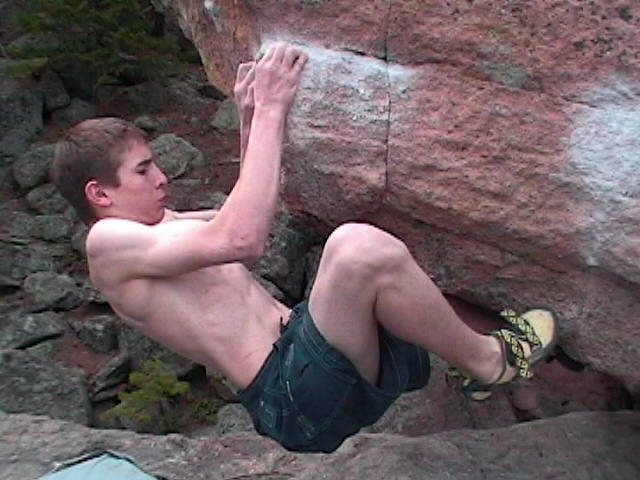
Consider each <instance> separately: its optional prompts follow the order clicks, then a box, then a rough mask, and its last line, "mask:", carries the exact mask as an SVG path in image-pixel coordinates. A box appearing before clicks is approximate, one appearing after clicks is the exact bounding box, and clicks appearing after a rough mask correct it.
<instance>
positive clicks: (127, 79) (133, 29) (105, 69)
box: [10, 0, 179, 85]
mask: <svg viewBox="0 0 640 480" xmlns="http://www.w3.org/2000/svg"><path fill="white" fill-rule="evenodd" d="M160 18H161V17H159V14H157V13H156V12H155V11H154V10H153V7H152V6H151V4H150V2H149V0H33V1H31V2H29V3H28V6H27V7H25V10H22V11H19V12H18V13H17V20H18V22H19V25H20V27H21V28H22V29H23V31H25V32H28V33H33V34H36V35H41V36H43V38H49V39H53V41H49V42H41V44H31V45H29V46H27V47H23V48H21V49H18V50H16V49H13V50H12V51H11V52H10V53H11V54H12V55H13V56H17V57H19V58H34V57H47V58H49V60H50V61H52V62H56V61H64V62H73V63H80V64H83V65H87V66H88V67H89V68H90V69H92V70H93V71H94V72H95V78H96V80H95V84H96V85H101V84H130V83H135V82H136V81H142V80H146V79H149V78H153V77H154V76H156V75H159V74H166V73H168V72H170V71H171V70H173V69H174V68H175V67H176V65H177V61H176V60H177V58H178V57H177V56H178V54H179V48H178V46H177V42H176V39H175V38H173V37H171V36H167V35H164V32H163V31H162V30H163V28H162V25H161V23H162V22H161V21H160V20H159V19H160Z"/></svg>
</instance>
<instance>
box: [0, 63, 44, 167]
mask: <svg viewBox="0 0 640 480" xmlns="http://www.w3.org/2000/svg"><path fill="white" fill-rule="evenodd" d="M1 77H2V75H0V83H1V84H2V85H0V164H2V163H7V162H9V163H10V162H11V161H12V160H15V158H16V157H18V156H19V155H21V154H22V153H24V152H25V151H26V150H27V148H28V146H29V143H30V142H31V141H32V140H33V139H34V138H35V136H36V135H38V134H39V133H40V132H41V131H42V126H43V122H42V112H43V104H44V101H43V97H42V93H41V92H40V91H38V90H36V89H35V88H29V87H26V88H25V87H24V86H22V85H21V84H19V83H18V82H15V81H11V80H5V79H4V78H1Z"/></svg>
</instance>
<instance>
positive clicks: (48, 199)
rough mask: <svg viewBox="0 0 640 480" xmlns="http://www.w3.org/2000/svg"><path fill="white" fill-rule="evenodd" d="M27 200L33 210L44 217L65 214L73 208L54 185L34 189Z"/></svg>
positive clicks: (48, 184) (47, 184) (28, 194)
mask: <svg viewBox="0 0 640 480" xmlns="http://www.w3.org/2000/svg"><path fill="white" fill-rule="evenodd" d="M25 199H26V200H27V203H28V204H29V206H30V207H31V208H33V209H34V210H35V211H37V212H38V213H41V214H44V215H46V214H54V213H64V212H65V211H66V210H67V209H69V208H70V207H71V205H69V202H67V201H66V200H65V199H64V197H63V196H62V195H61V194H60V192H59V191H58V189H57V188H56V187H55V185H54V184H53V183H45V184H44V185H40V186H38V187H36V188H34V189H33V190H31V191H30V192H29V193H27V195H26V197H25Z"/></svg>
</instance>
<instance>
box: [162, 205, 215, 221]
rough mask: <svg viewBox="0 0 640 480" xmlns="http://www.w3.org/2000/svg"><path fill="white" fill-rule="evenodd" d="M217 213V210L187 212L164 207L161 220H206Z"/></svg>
mask: <svg viewBox="0 0 640 480" xmlns="http://www.w3.org/2000/svg"><path fill="white" fill-rule="evenodd" d="M217 214H218V210H213V209H210V210H195V211H189V212H176V211H174V210H169V209H168V208H165V209H164V217H163V218H162V221H163V222H170V221H172V220H204V221H208V220H211V219H213V218H214V217H215V216H216V215H217Z"/></svg>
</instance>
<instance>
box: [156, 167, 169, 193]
mask: <svg viewBox="0 0 640 480" xmlns="http://www.w3.org/2000/svg"><path fill="white" fill-rule="evenodd" d="M153 167H154V184H155V186H156V188H158V187H162V186H164V185H166V184H167V183H168V180H167V176H166V175H165V174H164V173H163V172H162V170H160V168H158V166H157V165H156V164H155V163H154V164H153Z"/></svg>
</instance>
